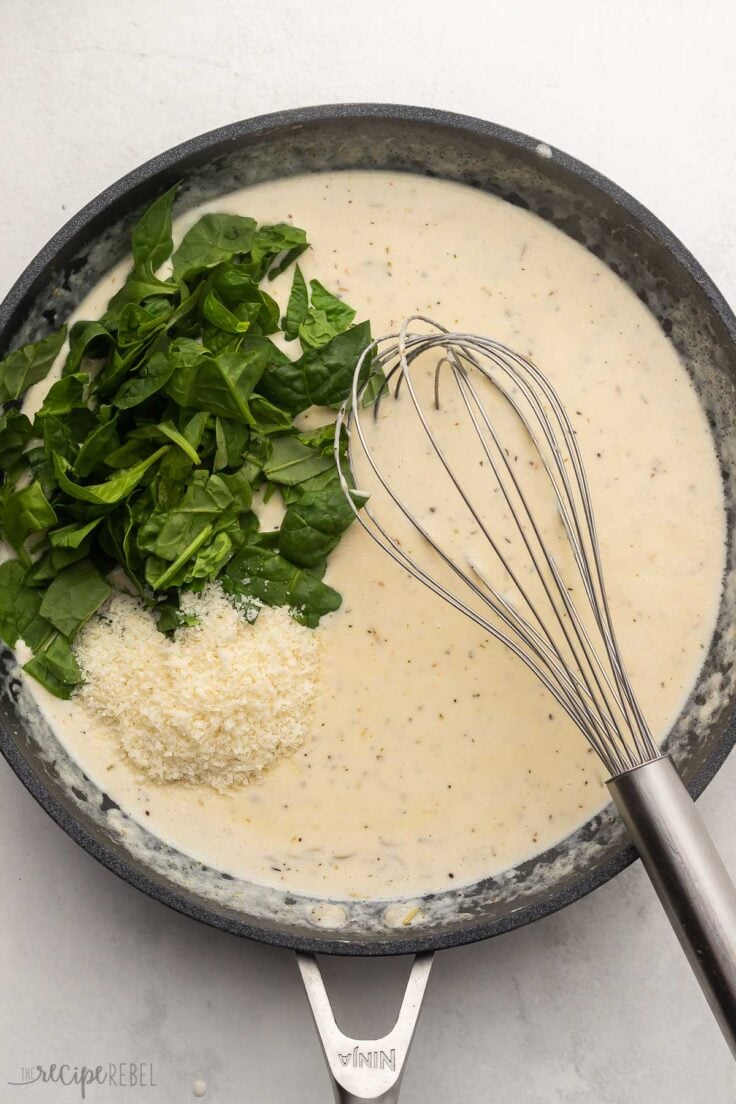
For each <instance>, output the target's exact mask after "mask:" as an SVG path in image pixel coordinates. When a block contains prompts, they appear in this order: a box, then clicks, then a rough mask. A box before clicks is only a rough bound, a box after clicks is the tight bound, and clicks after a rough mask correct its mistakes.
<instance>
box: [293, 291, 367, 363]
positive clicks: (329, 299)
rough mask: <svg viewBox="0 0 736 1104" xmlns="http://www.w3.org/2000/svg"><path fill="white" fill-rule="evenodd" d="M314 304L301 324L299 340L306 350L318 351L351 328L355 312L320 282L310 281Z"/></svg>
mask: <svg viewBox="0 0 736 1104" xmlns="http://www.w3.org/2000/svg"><path fill="white" fill-rule="evenodd" d="M309 286H310V288H311V290H312V304H311V306H310V307H309V309H308V311H307V312H306V314H305V315H304V317H303V318H302V320H301V322H300V324H299V330H298V332H299V339H300V341H301V343H302V346H303V347H305V348H313V349H318V348H320V347H321V346H322V345H326V344H327V343H328V342H329V341H331V340H332V338H333V337H335V336H336V335H337V334H339V333H342V332H343V331H344V330H347V328H348V327H349V326H350V324H351V322H352V321H353V319H354V318H355V311H354V310H353V308H352V307H349V306H348V305H347V303H343V301H342V299H338V297H337V296H336V295H333V294H332V293H331V292H329V291H327V289H326V288H325V287H323V286H322V284H320V282H319V280H310V281H309Z"/></svg>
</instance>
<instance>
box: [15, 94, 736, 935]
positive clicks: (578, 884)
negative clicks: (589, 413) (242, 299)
mask: <svg viewBox="0 0 736 1104" xmlns="http://www.w3.org/2000/svg"><path fill="white" fill-rule="evenodd" d="M385 111H386V112H387V114H383V115H382V114H381V113H380V111H379V112H376V113H375V114H374V115H370V114H368V115H361V114H358V115H357V116H356V117H354V118H352V119H349V118H346V117H341V116H340V114H339V113H337V114H335V115H334V116H331V115H330V114H329V113H325V115H324V116H323V117H321V118H320V117H318V116H312V117H309V115H307V117H306V118H304V119H303V120H302V121H301V122H299V121H295V120H294V119H292V120H287V121H283V120H281V121H276V122H274V123H273V124H272V125H270V126H265V127H264V126H262V127H259V126H254V127H249V125H248V124H244V125H243V126H242V128H241V130H240V132H239V134H238V135H237V140H236V141H230V142H229V143H228V149H227V152H223V151H222V150H221V149H220V148H219V147H220V143H218V139H217V138H216V137H213V138H212V139H211V140H210V143H209V146H208V145H207V142H205V143H202V142H200V143H194V144H193V148H189V149H186V148H185V149H184V151H180V152H179V153H178V154H177V153H176V152H175V153H174V154H172V155H171V157H170V158H169V161H168V163H167V164H165V166H164V167H163V168H162V167H161V166H159V167H158V172H156V170H153V175H152V176H151V177H150V179H148V180H147V181H145V186H144V187H143V190H142V191H141V185H140V184H139V186H138V192H137V194H136V195H135V196H133V197H131V196H130V194H128V193H126V189H125V188H122V189H121V190H120V193H119V194H118V195H117V196H116V197H113V198H112V199H108V201H107V202H105V201H104V199H103V202H102V204H101V206H100V208H99V210H98V211H97V212H96V213H95V217H94V219H93V225H92V227H91V228H90V229H89V231H88V232H86V233H82V235H81V238H82V239H83V240H81V241H77V242H74V243H72V244H73V245H74V248H73V249H69V248H67V249H66V252H65V249H64V248H62V250H61V254H60V255H59V256H50V257H48V258H47V262H48V264H47V269H46V271H45V283H44V284H43V286H42V287H41V288H40V289H39V293H38V294H37V295H35V296H34V297H33V298H31V296H30V295H29V296H27V298H26V302H25V304H24V306H25V310H24V322H23V325H22V328H21V330H20V331H19V332H18V333H16V334H15V335H13V342H14V343H18V342H20V341H23V340H31V339H33V338H36V337H38V336H40V335H41V334H42V333H44V332H46V330H47V329H48V324H49V318H50V315H52V314H53V313H55V312H58V315H59V316H60V319H61V318H63V317H65V316H66V315H67V313H69V312H70V311H71V310H73V309H74V307H75V306H76V305H77V304H78V303H79V302H80V301H81V299H82V298H83V297H84V295H85V294H86V293H87V291H88V290H89V289H90V288H91V287H92V286H93V285H94V284H95V283H96V282H97V281H98V280H99V279H100V278H101V276H102V275H103V274H104V273H105V272H106V271H107V269H108V268H109V267H110V266H111V265H112V264H113V263H115V262H116V261H118V260H119V259H120V258H121V257H122V256H123V255H124V254H125V253H126V251H127V244H126V243H127V232H128V228H129V226H130V223H131V221H132V220H133V219H134V218H135V217H137V214H139V213H140V209H141V208H142V207H143V206H144V205H145V203H146V202H147V201H148V200H150V199H151V198H153V197H154V196H155V195H156V194H158V192H159V191H160V190H161V188H162V186H163V183H164V179H166V178H181V179H183V181H184V183H183V186H182V189H181V193H180V198H179V208H178V209H179V211H183V210H185V209H187V208H189V207H192V206H195V205H198V204H199V203H201V202H203V201H204V200H206V199H209V198H212V197H215V196H217V195H220V194H223V193H225V192H228V191H232V190H234V189H235V188H239V187H243V186H245V185H247V184H250V183H258V182H261V181H265V180H269V179H274V178H278V177H282V176H284V175H289V174H295V173H302V172H305V171H325V170H332V169H340V168H391V169H398V170H406V171H411V172H420V173H427V174H431V175H436V176H440V177H445V178H448V179H453V180H458V181H461V182H463V183H467V184H471V185H473V186H474V187H478V188H482V189H485V190H488V191H490V192H493V193H494V194H497V195H499V196H501V197H502V198H504V199H506V200H507V201H509V202H511V203H515V204H518V205H521V206H524V207H527V208H529V209H530V210H532V211H534V212H535V213H537V214H539V215H541V217H543V218H545V219H547V220H549V221H551V222H553V223H554V224H555V225H556V226H558V227H559V228H560V229H562V230H563V231H564V232H565V233H567V234H568V235H570V236H571V237H573V238H574V239H575V240H577V241H579V242H581V243H582V244H583V245H585V247H586V248H588V249H589V250H591V251H592V252H593V253H595V254H596V256H598V257H600V258H602V259H603V260H604V261H605V262H606V263H607V264H608V265H609V266H610V267H611V268H612V269H613V270H614V271H615V272H616V273H617V274H618V275H619V276H620V277H621V278H622V279H624V280H626V282H627V283H629V284H630V286H631V287H632V288H633V289H634V290H635V291H636V293H637V294H638V295H639V296H640V297H641V298H642V299H643V300H644V301H645V302H646V303H647V305H648V306H649V308H650V309H651V310H652V312H653V313H654V314H655V316H656V317H657V319H658V320H659V322H660V324H661V325H662V327H663V329H664V330H665V332H666V333H668V334H669V336H670V338H671V340H672V341H673V342H674V343H675V345H676V347H677V349H678V351H679V353H680V355H681V357H682V359H683V361H684V363H685V364H686V366H687V369H688V371H689V372H690V374H691V377H692V379H693V381H694V384H695V387H696V390H697V393H698V396H699V398H700V400H701V402H702V404H703V407H704V409H705V412H706V414H707V417H708V420H709V423H710V425H711V428H712V430H713V434H714V438H715V441H716V445H717V450H718V455H719V461H720V463H721V467H722V473H723V478H724V485H725V489H726V497H727V505H728V513H729V533H731V532H732V526H731V525H730V520H731V517H732V511H733V486H734V482H733V476H734V439H735V438H734V432H733V429H732V426H733V414H734V409H733V408H734V387H733V378H734V346H733V344H732V340H731V338H730V337H729V334H728V332H727V328H726V323H728V321H729V317H728V315H727V314H724V313H723V312H721V313H719V310H718V309H717V306H716V305H714V303H713V301H712V299H711V297H710V296H709V294H708V288H707V287H705V288H704V287H703V286H702V283H701V281H700V280H699V279H698V278H697V273H696V274H695V275H693V273H691V272H688V270H687V264H688V260H687V257H686V255H684V254H683V253H680V252H679V250H678V247H677V245H676V243H671V242H669V241H667V239H666V237H665V236H664V235H663V233H662V232H661V229H660V228H659V227H657V226H656V225H655V224H654V223H653V222H650V221H649V220H648V219H647V218H646V215H645V214H644V213H640V212H634V211H632V210H631V209H627V206H626V204H625V197H620V196H619V195H618V194H617V193H616V191H615V189H613V188H612V187H610V186H609V187H604V188H603V189H601V188H600V187H599V186H597V185H596V184H594V183H593V182H591V180H590V179H589V178H588V175H587V174H586V173H584V172H576V171H574V169H573V168H571V167H570V166H569V164H567V163H566V162H565V159H564V158H559V157H552V158H550V157H549V156H548V151H547V149H546V148H542V147H539V148H537V147H536V146H535V144H534V143H533V142H531V141H528V140H524V139H520V140H517V139H515V138H514V137H513V136H509V135H507V134H501V133H499V132H497V131H495V130H494V128H488V127H486V126H484V125H483V124H477V125H475V124H472V123H470V124H468V123H463V125H460V124H456V123H454V122H453V121H452V120H448V119H447V118H445V117H442V116H439V115H437V116H432V115H431V113H430V114H426V113H425V114H422V113H419V117H416V118H411V117H402V113H400V112H396V113H395V114H393V115H392V114H391V113H390V109H385ZM295 122H296V125H292V123H295ZM162 174H164V175H162ZM77 236H78V237H79V235H77ZM55 263H56V264H57V267H56V269H55V271H54V264H55ZM724 319H725V322H724ZM8 336H10V335H8ZM733 568H734V554H733V547H732V546H730V547H729V551H728V564H727V573H726V583H725V587H724V592H723V599H722V604H721V609H720V612H719V617H718V625H717V629H716V633H715V636H714V639H713V642H712V646H711V649H710V652H709V655H708V657H707V660H706V664H705V666H704V668H703V671H702V673H701V676H700V679H699V681H698V684H697V686H696V687H695V689H694V691H693V693H692V695H691V697H690V699H689V701H688V703H687V705H686V707H685V709H684V711H683V713H682V715H681V717H680V718H679V720H678V722H677V724H676V725H675V727H674V729H673V731H672V733H671V734H670V737H669V738H668V744H667V747H668V750H670V751H672V753H673V755H674V756H675V758H676V760H677V762H678V766H679V768H680V770H681V772H682V773H683V775H684V777H685V779H686V781H687V782H688V783H689V784H690V785H691V788H693V789H694V790H696V791H697V790H699V789H700V788H702V785H703V784H704V782H705V781H707V779H708V778H709V777H710V775H711V774H712V773H713V771H714V769H716V767H717V765H718V764H719V762H720V760H721V759H722V757H723V756H724V755H725V753H726V751H727V750H728V747H729V746H730V743H731V740H732V736H733V734H732V731H731V729H730V728H729V723H728V722H729V713H730V699H731V695H732V693H733V655H732V650H733V643H732V637H733V633H732V631H731V626H732V625H733V620H734V617H733V613H734V610H733V605H734V570H733ZM3 685H4V694H3V699H2V720H3V723H4V726H5V731H6V736H7V737H9V739H8V741H7V743H8V753H9V757H10V758H11V761H12V762H13V765H14V766H15V767H16V769H17V770H18V771H19V773H21V775H22V777H23V778H24V781H26V782H27V784H29V786H30V787H31V788H32V789H34V792H36V793H37V796H39V797H40V799H41V800H42V802H43V803H44V804H45V805H46V807H47V808H49V809H50V811H52V812H54V815H56V816H57V819H59V820H60V821H61V822H62V823H63V824H64V826H65V827H66V828H67V829H68V830H70V831H71V832H72V834H74V835H76V837H77V838H78V839H80V841H82V842H84V843H85V845H87V846H88V847H90V848H91V849H92V850H97V851H98V853H99V854H100V857H102V858H103V860H104V861H106V862H108V864H109V865H112V866H113V867H114V868H117V869H119V870H120V872H121V873H123V874H124V876H126V877H129V878H130V880H132V881H135V882H137V883H138V884H141V885H142V886H143V887H144V888H147V889H149V891H151V892H154V893H155V894H156V895H157V896H159V897H161V898H162V899H164V900H167V901H168V903H170V904H173V905H174V906H175V907H179V908H182V909H184V910H185V911H188V912H190V913H192V914H194V915H198V916H199V917H200V918H202V919H206V920H208V921H210V922H213V923H217V924H219V925H220V926H223V927H226V928H229V929H231V930H234V931H241V932H243V933H244V934H255V935H258V936H260V937H261V938H266V939H271V940H273V941H275V942H284V943H291V944H299V943H301V945H318V946H321V947H322V948H323V949H329V950H338V951H339V950H351V951H355V950H361V949H362V950H364V951H368V952H373V953H381V952H387V953H391V952H392V951H399V950H406V949H409V947H418V946H428V945H441V944H442V943H448V942H458V941H461V940H463V939H468V938H474V937H477V936H478V935H479V934H493V933H494V932H497V931H502V930H505V929H507V928H510V927H513V926H516V925H517V924H519V923H522V922H525V921H527V920H529V919H532V918H534V917H535V916H536V915H542V914H544V913H545V912H547V911H549V910H550V909H551V908H554V907H558V906H559V905H560V904H562V903H565V901H566V900H570V899H574V898H575V897H577V896H580V895H581V894H582V893H584V892H586V891H587V890H588V889H590V888H592V887H593V886H594V885H596V884H598V883H599V882H600V881H602V880H604V879H605V878H606V877H607V876H610V874H611V873H614V872H615V871H616V870H617V869H619V868H620V867H621V865H623V863H625V861H627V858H628V857H629V852H628V850H627V847H626V840H625V836H624V833H623V829H622V826H621V825H620V822H619V821H618V819H617V818H616V817H614V816H613V815H612V814H611V811H610V810H608V809H607V810H605V811H604V812H603V813H602V814H600V815H599V816H597V817H595V818H594V819H593V820H591V821H590V822H588V823H587V824H586V825H585V826H584V827H583V828H581V829H580V830H579V831H578V832H576V833H575V834H574V835H573V836H570V837H568V838H567V839H566V840H565V841H564V842H563V843H562V844H560V845H559V846H557V847H554V848H552V849H550V850H549V851H547V852H546V853H544V854H543V855H541V856H538V857H536V858H535V859H533V860H531V861H530V862H527V863H524V864H522V865H521V866H519V867H517V868H516V869H514V870H510V871H507V872H506V873H504V874H503V875H501V876H499V877H496V878H492V879H486V880H485V881H483V882H479V883H477V884H476V885H473V886H470V887H463V888H459V889H458V890H453V891H449V892H446V893H441V894H435V895H432V896H431V897H426V898H423V899H422V900H421V901H420V902H416V904H417V905H419V906H420V908H419V911H418V912H417V913H416V914H415V916H414V918H413V919H412V921H411V925H410V927H408V926H407V925H406V923H405V920H406V917H407V906H406V902H397V901H373V902H366V901H350V902H345V901H340V902H325V901H323V900H318V899H316V898H310V897H307V896H301V895H300V896H295V895H293V894H289V893H286V892H283V891H281V890H276V889H268V888H264V887H262V886H258V885H255V884H253V883H248V882H244V881H241V880H238V879H234V878H231V877H228V876H225V875H222V874H221V873H219V872H217V871H214V870H211V869H210V868H207V867H204V866H202V865H201V864H199V863H196V862H194V861H193V860H191V859H190V858H188V857H186V856H184V855H181V854H180V853H177V852H175V851H174V850H173V849H172V848H170V847H168V846H167V845H165V844H164V843H162V842H161V841H160V840H157V839H156V838H155V837H153V836H152V835H151V834H150V833H148V832H146V830H145V829H144V828H142V827H141V826H139V825H138V824H136V823H135V822H134V821H133V820H132V819H131V818H130V817H128V816H127V815H126V814H125V813H124V812H123V811H122V810H121V809H119V808H118V807H117V806H116V805H115V804H114V803H112V802H111V801H110V799H109V798H108V797H106V795H104V794H103V793H102V792H101V791H100V790H99V789H97V787H95V786H94V785H93V784H92V783H91V782H90V781H89V780H88V779H86V778H85V777H84V775H83V774H82V772H81V770H80V769H79V767H78V766H77V765H76V764H75V763H74V762H73V761H71V760H70V759H69V757H68V756H67V755H66V754H65V753H64V752H63V750H62V749H61V746H60V745H59V744H58V742H57V741H56V738H55V737H54V735H53V733H52V732H51V731H50V730H49V728H48V725H46V723H45V722H44V720H43V718H42V717H41V716H40V714H39V713H38V710H37V708H36V707H35V705H34V703H33V701H32V700H31V699H30V696H29V695H28V693H27V692H26V691H25V690H24V689H23V687H22V684H21V683H20V681H19V679H18V678H17V672H15V670H14V666H13V661H12V657H10V656H9V655H6V656H5V658H4V681H3ZM144 883H145V884H144Z"/></svg>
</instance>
